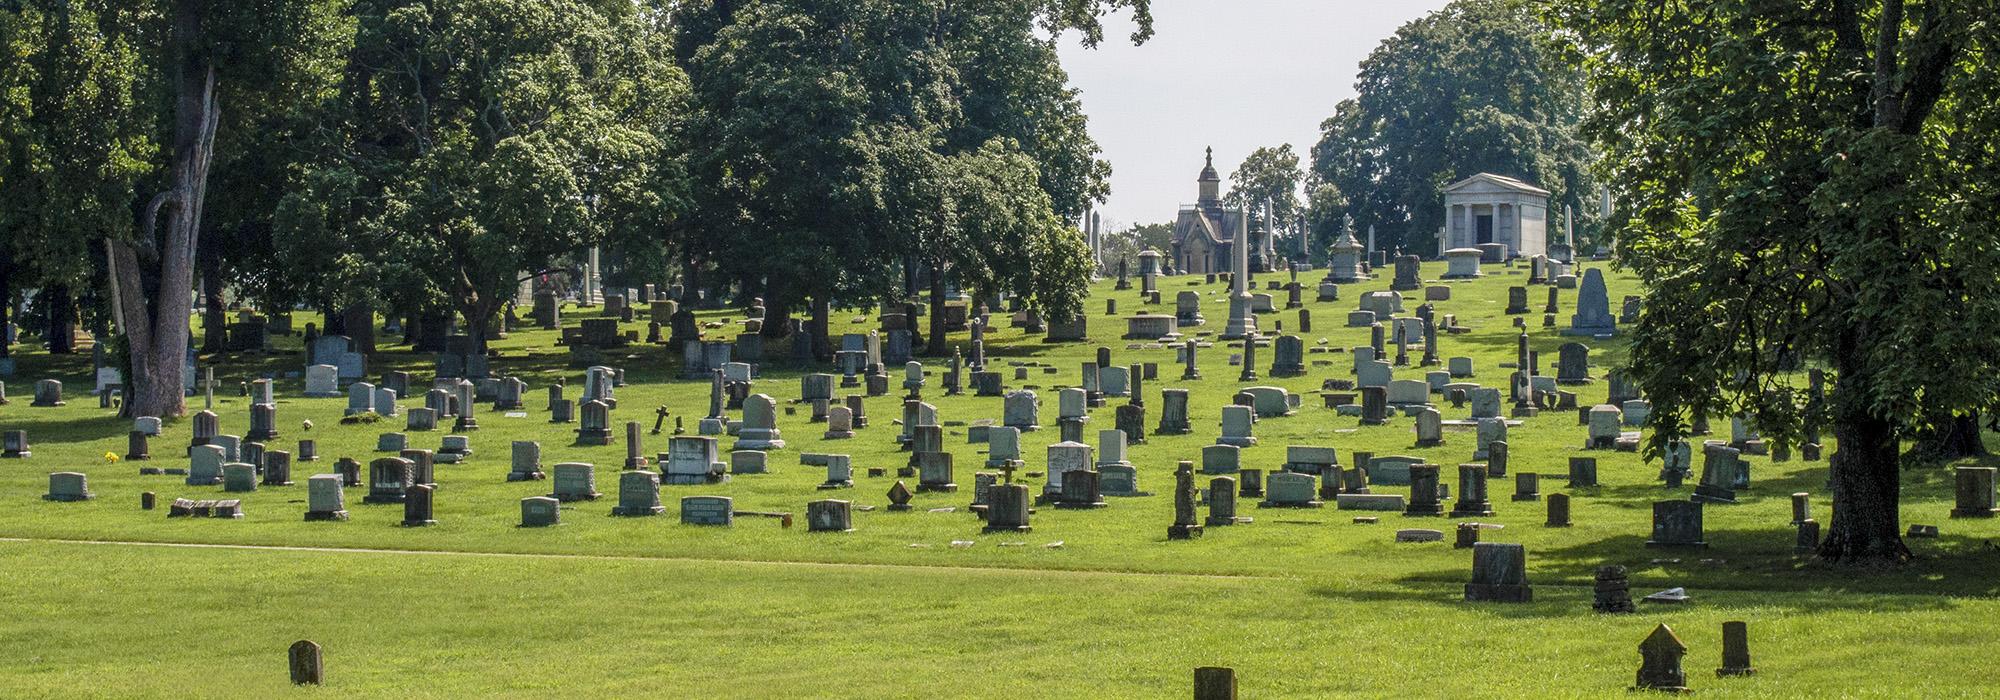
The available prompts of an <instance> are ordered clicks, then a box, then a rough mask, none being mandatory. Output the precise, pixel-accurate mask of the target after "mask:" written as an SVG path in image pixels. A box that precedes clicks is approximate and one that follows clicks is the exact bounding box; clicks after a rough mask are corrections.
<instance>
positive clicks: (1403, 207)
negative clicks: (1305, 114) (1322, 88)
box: [1312, 0, 1596, 254]
mask: <svg viewBox="0 0 2000 700" xmlns="http://www.w3.org/2000/svg"><path fill="white" fill-rule="evenodd" d="M1554 36H1555V35H1554V33H1553V32H1552V31H1551V29H1550V27H1549V26H1548V25H1547V24H1546V23H1544V22H1543V21H1542V20H1541V19H1540V18H1539V16H1538V15H1537V14H1536V13H1535V11H1534V9H1533V6H1532V5H1531V4H1530V3H1527V2H1524V1H1522V0H1458V1H1457V2H1453V3H1452V4H1451V5H1449V6H1447V7H1446V8H1445V9H1443V10H1440V11H1438V12H1436V13H1433V14H1430V15H1428V16H1425V17H1424V18H1422V19H1419V20H1416V21H1414V22H1411V23H1409V24H1406V25H1404V26H1403V27H1402V28H1401V29H1398V30H1397V31H1396V34H1395V35H1394V36H1392V37H1390V38H1389V39H1387V40H1385V41H1383V42H1382V45H1381V46H1379V47H1377V48H1376V49H1375V51H1374V52H1373V53H1372V54H1370V55H1369V57H1368V59H1367V60H1365V61H1363V62H1362V64H1361V74H1360V76H1359V78H1357V80H1356V82H1355V90H1356V92H1357V93H1358V96H1357V97H1355V98H1354V99H1350V100H1346V101H1343V102H1341V103H1340V105H1339V106H1338V107H1336V108H1335V110H1334V114H1333V116H1331V117H1329V118H1328V119H1327V120H1326V121H1325V122H1324V123H1322V124H1321V125H1320V130H1321V132H1322V136H1321V138H1320V141H1319V143H1318V145H1316V146H1314V147H1313V152H1312V159H1313V174H1314V175H1315V177H1316V178H1317V180H1318V181H1319V182H1322V183H1326V184H1330V185H1333V186H1335V187H1337V188H1339V190H1340V191H1341V192H1343V193H1345V194H1346V196H1347V197H1348V199H1349V201H1348V211H1347V213H1348V214H1351V215H1352V216H1353V217H1354V220H1355V224H1356V226H1357V227H1358V228H1360V229H1363V230H1365V229H1367V228H1368V227H1370V226H1373V227H1375V228H1376V233H1377V236H1378V240H1379V245H1380V246H1382V247H1383V248H1386V249H1394V248H1397V247H1404V248H1408V249H1410V250H1411V252H1418V253H1425V254H1429V253H1432V252H1441V251H1431V250H1429V247H1431V245H1432V244H1431V243H1430V240H1431V238H1432V235H1433V234H1434V233H1435V232H1436V231H1437V230H1438V229H1440V228H1442V227H1443V225H1444V198H1443V195H1442V193H1441V191H1442V189H1443V187H1444V186H1445V185H1448V184H1450V183H1452V182H1454V181H1456V180H1459V179H1463V178H1466V177H1470V176H1472V175H1476V174H1479V173H1482V172H1490V173H1494V174H1497V175H1504V176H1508V177H1514V178H1518V179H1522V180H1525V181H1528V182H1532V183H1536V184H1539V185H1541V186H1542V187H1543V188H1545V189H1548V190H1549V191H1550V192H1552V193H1553V195H1554V196H1553V200H1554V205H1555V206H1554V210H1555V211H1561V209H1562V207H1563V206H1564V205H1568V206H1570V207H1571V208H1572V210H1573V211H1575V212H1576V213H1577V215H1578V216H1579V220H1580V221H1581V220H1582V217H1583V216H1585V215H1587V214H1588V213H1590V212H1591V211H1592V209H1591V208H1589V207H1585V206H1584V204H1585V203H1587V202H1594V201H1595V197H1594V193H1595V192H1596V184H1595V183H1594V181H1593V180H1592V178H1591V176H1590V174H1589V171H1588V164H1589V162H1590V157H1591V156H1590V152H1589V149H1588V148H1587V147H1586V145H1585V144H1584V142H1583V141H1582V140H1580V138H1579V136H1578V135H1577V133H1576V127H1577V122H1578V120H1579V119H1580V118H1581V114H1582V107H1583V99H1582V98H1583V92H1582V87H1581V83H1580V76H1579V74H1578V72H1577V70H1576V69H1575V68H1574V67H1573V66H1572V65H1571V64H1569V63H1568V62H1566V61H1564V60H1563V58H1562V55H1561V54H1560V53H1559V52H1558V51H1557V50H1556V48H1557V47H1556V46H1555V45H1553V42H1554V39H1553V37H1554ZM1328 220H1329V219H1326V218H1324V217H1322V218H1321V219H1320V221H1322V222H1324V221H1328ZM1330 220H1331V221H1338V220H1339V219H1338V217H1335V218H1333V219H1330ZM1578 230H1579V235H1580V236H1581V237H1584V238H1586V239H1587V238H1588V236H1589V234H1590V232H1591V231H1592V230H1594V229H1592V228H1590V227H1588V226H1579V227H1578Z"/></svg>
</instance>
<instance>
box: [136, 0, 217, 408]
mask: <svg viewBox="0 0 2000 700" xmlns="http://www.w3.org/2000/svg"><path fill="white" fill-rule="evenodd" d="M206 8H207V3H206V2H205V0H176V2H175V3H174V5H173V13H174V14H173V29H172V41H173V46H174V55H175V66H174V89H175V99H174V135H173V160H172V164H171V168H170V170H169V173H168V180H167V183H168V187H167V190H166V191H164V192H161V193H159V194H158V195H156V196H154V197H153V200H152V201H151V202H149V203H148V204H147V205H146V208H145V209H144V210H143V213H142V214H141V219H140V226H139V230H140V235H139V237H138V240H137V241H136V244H135V243H134V242H126V241H113V242H112V244H111V252H110V256H111V258H112V259H113V260H115V261H116V262H114V263H113V267H114V268H115V269H116V270H117V274H118V294H119V311H120V313H121V314H122V315H123V316H124V321H125V337H126V342H127V343H128V345H129V347H130V348H131V356H132V373H133V379H134V384H133V386H132V391H131V392H130V393H129V394H128V395H127V397H126V401H127V402H129V403H130V404H132V410H133V412H134V413H135V414H136V415H142V416H158V417H162V418H165V417H173V416H180V415H182V414H185V413H186V412H187V400H186V397H185V396H184V395H183V394H182V388H181V385H182V379H183V377H184V376H185V373H186V370H185V368H184V366H183V363H184V362H185V359H186V355H185V353H186V352H187V346H188V339H189V338H188V316H189V314H190V313H191V312H192V310H193V309H192V308H191V307H192V306H193V305H194V300H193V289H194V257H195V251H196V250H197V248H198V247H199V243H200V240H199V238H200V230H201V208H202V202H203V201H204V199H205V198H206V197H207V188H208V168H209V162H210V158H211V156H213V155H214V152H215V129H216V123H217V120H218V119H219V118H220V116H221V110H220V109H218V108H217V106H216V98H215V66H214V65H213V64H212V63H211V57H210V56H209V55H207V54H206V53H204V52H203V50H202V45H201V31H202V27H201V18H202V14H203V12H204V10H205V9H206ZM162 225H164V227H165V228H164V230H161V228H160V227H161V226H162ZM135 245H136V246H137V247H135ZM140 247H143V248H144V249H145V250H144V251H143V252H142V251H141V250H140V249H139V248H140ZM142 257H143V263H142ZM142 265H143V266H142ZM148 273H150V274H148Z"/></svg>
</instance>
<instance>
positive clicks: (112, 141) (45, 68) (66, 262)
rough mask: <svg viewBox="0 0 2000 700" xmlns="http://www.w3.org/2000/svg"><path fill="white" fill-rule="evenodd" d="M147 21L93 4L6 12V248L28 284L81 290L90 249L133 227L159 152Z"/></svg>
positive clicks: (2, 129) (0, 113)
mask: <svg viewBox="0 0 2000 700" xmlns="http://www.w3.org/2000/svg"><path fill="white" fill-rule="evenodd" d="M143 17H144V15H143V13H140V12H138V11H136V10H135V9H133V8H129V7H126V6H124V5H121V4H118V3H107V2H98V1H91V0H34V1H32V2H24V3H23V4H22V6H21V8H20V11H19V12H11V13H0V186H4V187H5V192H6V196H5V197H0V245H5V246H6V247H7V251H6V252H7V253H8V255H10V256H11V260H12V264H13V265H16V266H19V268H20V269H21V271H22V272H24V273H26V274H22V275H20V277H18V278H17V280H18V281H20V282H29V283H40V284H77V285H79V286H81V283H82V282H83V281H84V280H85V278H86V276H87V274H88V273H89V267H88V264H89V262H90V256H88V255H84V254H82V252H83V251H84V250H87V249H88V248H89V246H91V245H93V244H94V242H95V241H97V240H99V239H101V238H103V237H105V236H121V235H129V232H130V231H131V230H132V221H133V217H132V199H133V188H134V187H135V186H136V185H137V184H138V183H139V182H140V180H141V178H143V177H145V176H146V175H147V174H148V173H150V172H151V171H152V169H153V164H152V160H153V158H154V157H155V156H156V155H157V153H158V148H157V147H156V145H155V141H154V137H153V133H152V122H151V117H152V114H151V112H150V111H149V109H150V105H148V104H146V101H145V98H144V97H143V96H142V95H141V94H140V90H141V88H142V87H143V86H144V85H145V82H146V79H147V75H148V74H149V67H148V66H146V65H145V64H144V59H145V55H144V50H145V47H144V46H143V45H142V44H141V42H142V41H143V37H142V36H140V35H139V34H138V31H137V27H135V26H134V25H137V24H139V23H140V22H141V21H142V18H143Z"/></svg>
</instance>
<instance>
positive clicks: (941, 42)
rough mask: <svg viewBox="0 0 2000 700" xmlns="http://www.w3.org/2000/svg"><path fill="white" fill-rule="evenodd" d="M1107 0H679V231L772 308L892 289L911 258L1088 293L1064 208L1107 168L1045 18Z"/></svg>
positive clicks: (984, 276) (969, 279) (1065, 293)
mask: <svg viewBox="0 0 2000 700" xmlns="http://www.w3.org/2000/svg"><path fill="white" fill-rule="evenodd" d="M1098 4H1100V3H1098V2H1089V3H1072V2H1061V3H1047V2H1032V1H1027V0H1007V1H1003V2H992V3H955V4H950V5H945V6H942V7H939V6H936V5H935V4H934V3H930V2H924V1H922V0H867V1H863V2H847V1H843V2H831V1H825V0H758V1H753V2H747V3H743V4H740V5H725V4H721V3H708V2H686V3H680V4H678V5H677V6H676V7H675V18H676V20H677V21H676V25H677V26H680V27H683V31H682V32H681V33H680V34H679V35H678V38H677V52H678V53H679V55H680V56H681V57H682V58H683V60H684V62H685V65H686V66H687V67H688V70H689V73H690V76H691V78H692V84H693V96H694V100H695V102H696V105H697V109H696V110H694V114H693V118H692V119H691V120H689V123H688V129H689V136H688V138H687V143H689V144H690V146H693V145H695V144H699V146H700V147H699V148H690V150H689V152H688V154H687V159H688V172H689V175H690V180H691V182H690V184H689V188H690V189H689V191H690V193H691V195H690V198H691V200H692V212H691V218H690V226H689V227H687V229H686V241H685V243H684V245H686V246H687V247H688V249H689V250H691V251H695V252H697V253H699V255H700V256H701V257H702V258H704V259H706V260H707V261H708V263H709V264H711V265H713V266H715V267H716V268H717V269H718V270H719V271H720V272H722V273H723V275H724V276H725V277H727V278H730V279H737V280H743V281H745V282H746V283H748V284H750V285H752V286H754V287H756V288H760V289H762V290H763V293H764V297H765V303H766V305H767V306H769V307H776V308H779V309H786V308H789V307H794V306H798V305H802V304H803V303H804V302H805V301H806V300H807V299H826V298H829V297H835V298H839V299H841V300H842V301H843V303H865V302H868V301H872V300H877V299H884V298H891V297H894V296H897V295H898V293H897V290H898V287H899V284H900V282H901V281H902V278H903V273H904V269H903V268H902V266H901V265H899V264H898V263H899V262H900V261H902V260H906V259H907V260H913V261H917V262H920V263H923V264H925V265H927V266H929V267H930V268H931V269H933V270H936V271H938V272H939V273H940V274H943V275H947V276H953V277H955V278H956V280H957V282H958V283H959V284H960V285H961V286H962V287H964V288H967V289H973V290H980V291H983V292H998V291H1008V292H1013V293H1016V294H1019V295H1022V296H1024V297H1026V298H1028V300H1029V301H1030V303H1032V304H1036V305H1040V306H1042V307H1043V308H1044V310H1045V311H1051V312H1054V311H1059V310H1063V309H1069V308H1080V305H1081V299H1082V295H1083V290H1082V286H1081V285H1082V277H1083V275H1087V273H1088V268H1087V263H1088V261H1087V260H1086V259H1085V258H1087V253H1086V252H1084V246H1083V242H1082V240H1081V237H1080V236H1078V235H1077V234H1076V233H1075V232H1074V231H1071V230H1069V228H1068V227H1066V226H1063V225H1061V220H1062V219H1063V218H1070V217H1076V216H1080V215H1082V213H1083V212H1084V211H1085V210H1087V208H1088V206H1089V203H1090V202H1092V201H1094V200H1099V199H1102V198H1103V196H1104V195H1105V193H1106V192H1107V191H1108V189H1107V186H1106V185H1105V181H1106V179H1107V177H1108V175H1109V172H1110V170H1109V166H1108V165H1106V164H1104V163H1103V162H1102V161H1100V160H1098V159H1097V157H1096V156H1097V152H1098V149H1097V145H1096V143H1095V142H1094V141H1092V140H1091V139H1090V137H1089V134H1088V133H1087V131H1086V120H1085V118H1084V116H1083V113H1082V107H1081V103H1080V100H1079V99H1078V97H1077V93H1076V91H1075V90H1073V89H1070V88H1069V87H1068V85H1067V82H1068V78H1067V75H1066V74H1065V73H1063V71H1062V69H1061V66H1060V64H1059V62H1058V60H1057V57H1056V53H1055V51H1054V47H1053V44H1052V42H1051V40H1049V39H1044V38H1042V37H1041V36H1039V35H1038V33H1037V32H1038V31H1042V30H1045V29H1048V28H1051V27H1056V28H1075V29H1086V27H1084V26H1082V25H1083V24H1085V23H1083V22H1081V21H1080V18H1078V17H1076V16H1072V15H1070V14H1068V13H1070V12H1072V11H1074V10H1076V9H1077V8H1079V7H1087V8H1094V7H1096V6H1097V5H1098ZM1128 4H1130V3H1109V4H1107V6H1111V7H1117V6H1123V5H1128ZM1136 6H1137V7H1138V8H1141V11H1143V7H1144V3H1143V2H1142V3H1137V4H1136ZM1088 19H1089V22H1088V24H1089V25H1090V26H1095V15H1094V14H1091V15H1089V17H1088ZM1051 23H1053V24H1051ZM1038 27H1039V28H1038ZM1088 36H1089V35H1088V33H1087V30H1086V37H1088ZM1023 167H1025V168H1027V170H1025V171H1023V170H1021V168H1023ZM1023 172H1026V173H1028V174H1031V175H1032V176H1033V177H1032V178H1031V179H1030V180H1029V181H1028V182H1029V183H1030V184H1032V185H1033V188H1034V189H1036V190H1039V192H1037V193H1029V192H1027V191H1024V190H1022V189H1020V188H1019V187H1018V185H1020V184H1021V182H1022V181H1021V180H1020V178H1019V176H1020V175H1021V174H1022V173H1023ZM1066 239H1075V240H1066ZM1072 254H1073V255H1076V256H1077V259H1076V260H1068V259H1066V258H1065V257H1064V256H1067V255H1072ZM1077 270H1082V271H1083V272H1082V273H1081V274H1078V275H1076V276H1075V278H1074V279H1070V278H1069V277H1068V275H1069V273H1071V272H1073V271H1077Z"/></svg>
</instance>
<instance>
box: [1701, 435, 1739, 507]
mask: <svg viewBox="0 0 2000 700" xmlns="http://www.w3.org/2000/svg"><path fill="white" fill-rule="evenodd" d="M1740 454H1741V453H1740V452H1739V451H1738V450H1737V449H1736V448H1734V447H1730V446H1728V445H1721V444H1706V445H1703V446H1702V448H1701V483H1700V484H1697V485H1696V486H1695V487H1694V493H1693V494H1692V495H1690V496H1689V497H1688V499H1689V500H1691V501H1695V502H1698V503H1735V502H1736V491H1735V485H1736V472H1737V471H1738V469H1739V465H1740V464H1741V463H1742V457H1741V456H1740Z"/></svg>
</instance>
